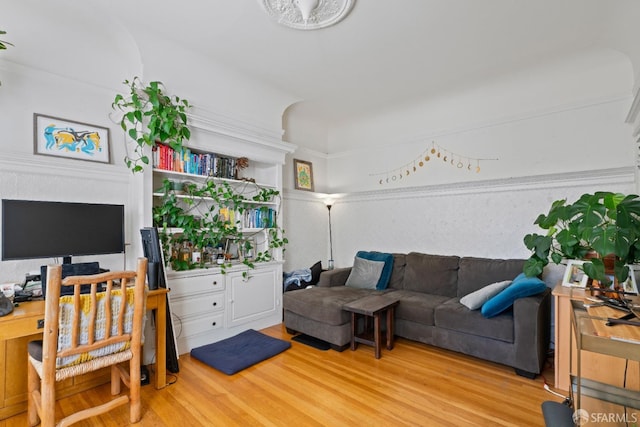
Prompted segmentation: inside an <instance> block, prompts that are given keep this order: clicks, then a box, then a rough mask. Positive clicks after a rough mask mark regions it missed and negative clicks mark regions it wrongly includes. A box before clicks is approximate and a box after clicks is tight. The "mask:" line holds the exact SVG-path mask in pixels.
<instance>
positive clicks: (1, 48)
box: [0, 30, 13, 85]
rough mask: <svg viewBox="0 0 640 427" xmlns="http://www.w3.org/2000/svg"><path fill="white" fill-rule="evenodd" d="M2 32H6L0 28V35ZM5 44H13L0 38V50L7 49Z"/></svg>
mask: <svg viewBox="0 0 640 427" xmlns="http://www.w3.org/2000/svg"><path fill="white" fill-rule="evenodd" d="M3 34H7V32H6V31H2V30H0V35H3ZM7 46H13V44H11V43H9V42H7V41H4V40H0V50H5V49H7ZM1 84H2V83H1V82H0V85H1Z"/></svg>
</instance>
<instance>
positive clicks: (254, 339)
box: [191, 329, 291, 375]
mask: <svg viewBox="0 0 640 427" xmlns="http://www.w3.org/2000/svg"><path fill="white" fill-rule="evenodd" d="M289 347H291V343H290V342H289V341H284V340H281V339H278V338H273V337H270V336H268V335H265V334H263V333H261V332H258V331H255V330H253V329H248V330H246V331H244V332H241V333H239V334H238V335H236V336H233V337H231V338H227V339H224V340H222V341H218V342H215V343H213V344H207V345H203V346H202V347H197V348H194V349H192V350H191V357H194V358H196V359H198V360H199V361H201V362H203V363H205V364H207V365H209V366H211V367H212V368H215V369H217V370H219V371H221V372H224V373H225V374H227V375H233V374H235V373H236V372H239V371H241V370H243V369H246V368H248V367H249V366H253V365H255V364H256V363H258V362H261V361H263V360H266V359H268V358H270V357H273V356H275V355H276V354H279V353H282V352H283V351H285V350H287V349H288V348H289Z"/></svg>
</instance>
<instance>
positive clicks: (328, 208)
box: [327, 203, 333, 270]
mask: <svg viewBox="0 0 640 427" xmlns="http://www.w3.org/2000/svg"><path fill="white" fill-rule="evenodd" d="M327 210H328V211H329V266H328V267H327V268H328V269H329V270H333V239H332V236H331V204H330V203H327Z"/></svg>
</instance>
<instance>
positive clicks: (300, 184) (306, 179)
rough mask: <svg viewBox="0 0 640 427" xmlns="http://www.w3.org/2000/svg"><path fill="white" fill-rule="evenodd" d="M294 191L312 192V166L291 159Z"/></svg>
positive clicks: (308, 163)
mask: <svg viewBox="0 0 640 427" xmlns="http://www.w3.org/2000/svg"><path fill="white" fill-rule="evenodd" d="M293 173H294V179H295V188H296V190H305V191H313V166H312V165H311V162H305V161H304V160H298V159H293Z"/></svg>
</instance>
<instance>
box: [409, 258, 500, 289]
mask: <svg viewBox="0 0 640 427" xmlns="http://www.w3.org/2000/svg"><path fill="white" fill-rule="evenodd" d="M406 259H407V265H406V267H405V269H404V289H405V290H407V291H416V292H424V293H427V294H433V295H441V296H446V297H454V296H456V282H457V281H458V260H459V259H460V258H459V257H457V256H444V255H428V254H421V253H418V252H411V253H409V254H407V257H406ZM487 283H491V282H487Z"/></svg>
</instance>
